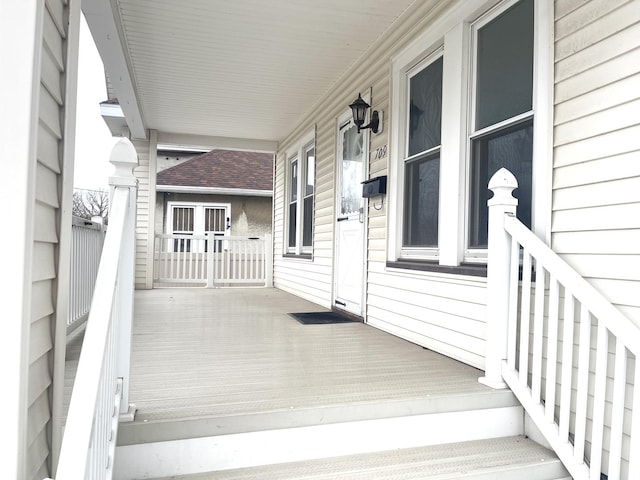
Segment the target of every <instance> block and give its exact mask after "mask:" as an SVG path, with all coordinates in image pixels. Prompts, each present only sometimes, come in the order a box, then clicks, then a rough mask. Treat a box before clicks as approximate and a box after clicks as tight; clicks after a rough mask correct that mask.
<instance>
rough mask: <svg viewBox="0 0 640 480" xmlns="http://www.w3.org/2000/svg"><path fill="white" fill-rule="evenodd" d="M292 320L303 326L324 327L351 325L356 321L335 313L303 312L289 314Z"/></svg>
mask: <svg viewBox="0 0 640 480" xmlns="http://www.w3.org/2000/svg"><path fill="white" fill-rule="evenodd" d="M289 315H291V316H292V317H293V318H295V319H296V320H297V321H298V322H300V323H301V324H303V325H326V324H329V323H352V322H356V320H351V319H350V318H348V317H345V316H343V315H340V314H339V313H336V312H305V313H290V314H289Z"/></svg>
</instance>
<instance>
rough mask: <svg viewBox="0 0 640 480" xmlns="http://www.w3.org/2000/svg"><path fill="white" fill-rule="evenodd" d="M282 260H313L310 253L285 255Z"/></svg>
mask: <svg viewBox="0 0 640 480" xmlns="http://www.w3.org/2000/svg"><path fill="white" fill-rule="evenodd" d="M282 258H294V259H297V260H313V255H312V254H311V253H285V254H284V255H282Z"/></svg>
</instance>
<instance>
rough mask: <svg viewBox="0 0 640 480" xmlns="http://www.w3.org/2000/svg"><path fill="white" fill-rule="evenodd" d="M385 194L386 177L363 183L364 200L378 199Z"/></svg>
mask: <svg viewBox="0 0 640 480" xmlns="http://www.w3.org/2000/svg"><path fill="white" fill-rule="evenodd" d="M385 193H387V176H386V175H383V176H381V177H376V178H372V179H370V180H365V181H364V182H362V196H363V197H364V198H370V197H377V196H380V195H384V194H385Z"/></svg>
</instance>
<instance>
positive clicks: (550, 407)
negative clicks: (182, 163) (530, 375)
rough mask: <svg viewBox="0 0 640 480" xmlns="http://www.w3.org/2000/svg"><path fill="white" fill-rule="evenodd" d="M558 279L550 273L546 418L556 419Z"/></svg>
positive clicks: (550, 421) (551, 420)
mask: <svg viewBox="0 0 640 480" xmlns="http://www.w3.org/2000/svg"><path fill="white" fill-rule="evenodd" d="M559 290H560V289H559V287H558V281H557V280H556V279H555V277H554V276H553V275H551V274H549V320H548V326H547V381H546V387H545V404H544V409H545V419H546V421H547V422H548V423H553V422H554V420H555V405H556V378H557V375H556V371H557V368H558V311H559V303H560V298H559V296H560V291H559Z"/></svg>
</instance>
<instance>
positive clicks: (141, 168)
mask: <svg viewBox="0 0 640 480" xmlns="http://www.w3.org/2000/svg"><path fill="white" fill-rule="evenodd" d="M126 133H127V135H128V132H126ZM131 142H132V143H133V146H134V147H135V150H136V152H137V154H138V166H137V167H136V169H135V170H134V175H135V176H136V178H137V179H138V202H137V211H138V213H137V220H136V272H135V283H136V288H138V289H151V288H153V255H154V250H153V244H154V239H155V212H156V170H157V166H156V164H157V153H158V132H157V131H155V130H149V139H148V140H145V139H131Z"/></svg>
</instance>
